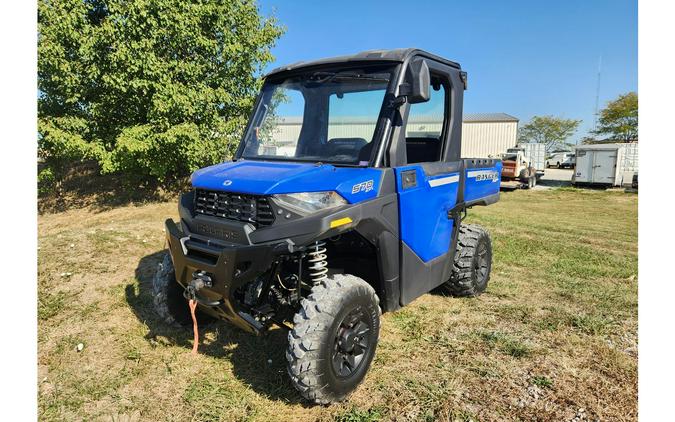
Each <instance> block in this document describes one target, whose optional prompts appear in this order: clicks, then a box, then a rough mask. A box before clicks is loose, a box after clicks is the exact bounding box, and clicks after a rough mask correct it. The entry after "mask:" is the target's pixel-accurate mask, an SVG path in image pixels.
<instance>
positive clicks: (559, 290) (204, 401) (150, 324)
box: [37, 188, 638, 421]
mask: <svg viewBox="0 0 675 422" xmlns="http://www.w3.org/2000/svg"><path fill="white" fill-rule="evenodd" d="M637 200H638V198H637V195H634V194H626V193H623V192H604V191H595V190H576V189H570V188H565V189H553V190H535V191H517V192H513V193H506V194H503V195H502V200H501V201H500V202H499V203H498V204H496V205H494V206H490V207H486V208H477V209H474V210H472V211H470V213H469V219H468V221H470V222H473V223H478V224H482V225H484V226H486V227H487V228H488V229H489V230H490V232H491V235H492V238H493V247H494V265H493V269H492V278H491V281H490V285H489V287H488V290H487V292H486V293H485V294H484V295H482V296H480V297H478V298H474V299H455V298H451V297H444V296H443V295H440V294H428V295H425V296H422V297H421V298H419V299H417V300H416V301H414V302H413V303H412V304H411V305H409V306H407V307H405V308H403V309H401V310H400V311H398V312H395V313H389V314H385V315H383V321H382V331H381V341H380V344H379V347H378V349H377V353H376V357H375V361H374V363H373V366H372V367H371V369H370V372H369V373H368V375H367V377H366V379H365V381H364V383H363V384H362V385H361V386H360V387H359V388H358V390H357V391H356V392H355V393H354V394H353V395H352V396H351V398H350V399H349V400H348V401H347V402H345V403H341V404H337V405H332V406H328V407H323V406H310V405H308V404H306V403H304V402H302V401H301V400H300V397H299V396H298V395H297V394H296V393H295V391H294V390H293V387H292V386H291V384H290V382H289V381H288V379H287V376H286V371H285V359H284V348H285V334H284V332H282V331H281V330H279V329H277V330H273V331H271V332H270V333H269V335H267V336H265V337H260V338H256V337H251V336H249V335H246V334H243V333H241V332H239V331H237V330H236V329H232V328H230V327H229V326H228V325H227V324H225V323H220V324H215V325H213V326H210V327H208V328H206V329H205V330H203V331H202V333H203V339H204V344H202V345H201V346H200V354H199V355H198V356H193V355H191V354H190V353H189V352H190V348H191V341H192V334H191V332H189V331H188V332H182V331H180V330H174V329H167V328H166V327H164V326H162V324H161V323H160V321H158V320H157V319H156V318H155V317H154V314H153V310H152V300H151V296H150V284H151V276H152V273H153V271H154V269H155V267H156V265H157V263H158V260H159V259H160V256H161V253H162V249H163V245H164V233H163V230H162V228H163V220H164V219H165V218H166V217H176V214H177V211H176V205H175V203H173V202H172V203H157V204H146V205H141V206H133V205H130V206H124V207H118V208H114V209H109V210H105V211H102V210H94V209H80V210H71V211H66V212H62V213H57V214H46V215H42V216H40V217H39V248H40V249H39V262H38V283H39V284H38V297H39V304H38V306H39V309H38V317H39V321H38V322H39V328H38V349H39V350H38V362H39V368H38V376H39V378H38V380H37V382H38V384H39V397H38V400H39V415H40V419H42V420H78V419H79V420H97V419H101V420H114V421H137V420H139V421H140V420H171V421H173V420H175V421H186V420H227V421H229V420H257V421H270V420H303V421H313V420H338V421H375V420H397V421H403V420H415V421H418V420H429V421H431V420H486V421H493V420H547V421H548V420H561V421H562V420H611V421H621V420H635V419H637ZM79 343H82V344H83V345H84V348H83V349H82V350H81V351H78V350H77V345H78V344H79ZM575 418H576V419H575Z"/></svg>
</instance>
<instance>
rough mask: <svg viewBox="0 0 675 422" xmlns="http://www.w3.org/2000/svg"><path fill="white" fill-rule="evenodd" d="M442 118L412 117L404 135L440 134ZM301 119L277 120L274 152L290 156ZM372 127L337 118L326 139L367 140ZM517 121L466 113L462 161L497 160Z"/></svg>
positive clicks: (498, 115)
mask: <svg viewBox="0 0 675 422" xmlns="http://www.w3.org/2000/svg"><path fill="white" fill-rule="evenodd" d="M442 123H443V115H441V114H438V115H435V114H427V115H422V116H414V117H411V119H410V120H409V121H408V132H409V133H415V132H423V133H430V132H434V131H437V132H439V133H440V131H441V125H442ZM301 126H302V117H296V116H288V117H280V118H279V121H278V126H277V130H276V131H275V132H274V134H273V135H272V136H273V138H274V144H275V145H276V147H275V148H277V149H280V150H287V151H286V152H287V153H288V154H289V155H293V151H294V147H295V143H296V142H297V139H298V137H299V136H300V128H301ZM374 130H375V123H374V122H372V120H370V119H369V120H364V119H360V118H358V117H349V116H344V117H337V118H333V119H332V120H331V122H330V125H329V129H328V139H333V138H363V139H366V140H370V139H371V137H372V135H373V131H374ZM517 138H518V119H517V118H515V117H513V116H510V115H508V114H505V113H475V114H474V113H469V114H465V115H464V122H463V123H462V152H461V154H462V157H466V158H473V157H480V158H488V157H498V156H499V155H500V154H502V153H504V152H506V150H507V149H508V148H512V147H514V146H516V144H517Z"/></svg>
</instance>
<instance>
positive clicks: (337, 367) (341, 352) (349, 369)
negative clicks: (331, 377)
mask: <svg viewBox="0 0 675 422" xmlns="http://www.w3.org/2000/svg"><path fill="white" fill-rule="evenodd" d="M369 332H370V324H369V322H368V315H367V314H366V312H365V311H364V310H363V309H361V308H360V307H359V308H356V309H354V310H352V311H351V312H350V313H348V314H347V315H346V316H345V317H344V318H343V320H342V322H341V323H340V325H339V327H338V330H337V334H336V336H335V343H334V345H333V357H332V362H333V370H334V371H335V375H336V376H337V377H338V378H349V377H350V376H352V375H353V374H354V373H355V372H356V370H357V369H358V368H359V366H360V365H361V362H363V358H364V357H365V356H366V353H367V352H368V349H369V348H370V336H369Z"/></svg>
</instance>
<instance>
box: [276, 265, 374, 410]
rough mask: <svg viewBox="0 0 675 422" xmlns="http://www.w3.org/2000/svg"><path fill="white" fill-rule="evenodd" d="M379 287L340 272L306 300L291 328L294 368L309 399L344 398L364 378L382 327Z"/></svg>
mask: <svg viewBox="0 0 675 422" xmlns="http://www.w3.org/2000/svg"><path fill="white" fill-rule="evenodd" d="M380 314H381V311H380V306H379V299H378V298H377V295H376V294H375V290H373V288H372V287H371V286H370V285H369V284H368V283H366V282H365V281H363V280H362V279H360V278H358V277H355V276H353V275H348V274H334V275H332V276H331V277H329V278H328V279H326V280H324V281H322V282H321V283H320V284H318V285H316V286H314V287H313V288H312V292H311V294H310V295H309V296H308V297H307V298H305V299H303V300H302V302H301V308H300V310H299V311H298V313H297V314H296V315H295V318H293V325H294V326H293V329H292V330H291V331H290V332H289V333H288V350H287V351H286V359H287V360H288V374H289V375H290V377H291V382H292V383H293V386H294V387H295V388H296V389H297V390H298V391H299V392H300V394H301V395H302V396H303V397H304V398H305V399H307V400H310V401H313V402H314V403H318V404H328V403H333V402H337V401H341V400H344V399H345V398H346V397H347V396H348V395H349V394H350V393H351V392H352V391H354V389H356V387H357V386H358V385H359V384H360V383H361V381H363V378H364V377H365V375H366V372H367V371H368V368H369V367H370V364H371V362H372V360H373V356H375V348H376V347H377V342H378V339H379V333H380Z"/></svg>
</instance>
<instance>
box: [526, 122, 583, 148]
mask: <svg viewBox="0 0 675 422" xmlns="http://www.w3.org/2000/svg"><path fill="white" fill-rule="evenodd" d="M580 123H581V120H573V119H563V118H560V117H555V116H534V117H532V119H531V120H530V121H529V122H528V123H526V124H524V125H523V126H521V127H520V129H519V130H518V140H519V141H520V142H525V143H530V142H537V143H542V144H545V145H546V151H549V152H550V151H553V150H555V149H568V148H566V147H568V146H569V145H570V144H568V143H566V142H565V141H567V139H568V138H569V137H570V136H572V135H573V134H574V132H576V131H577V128H578V127H579V124H580Z"/></svg>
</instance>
